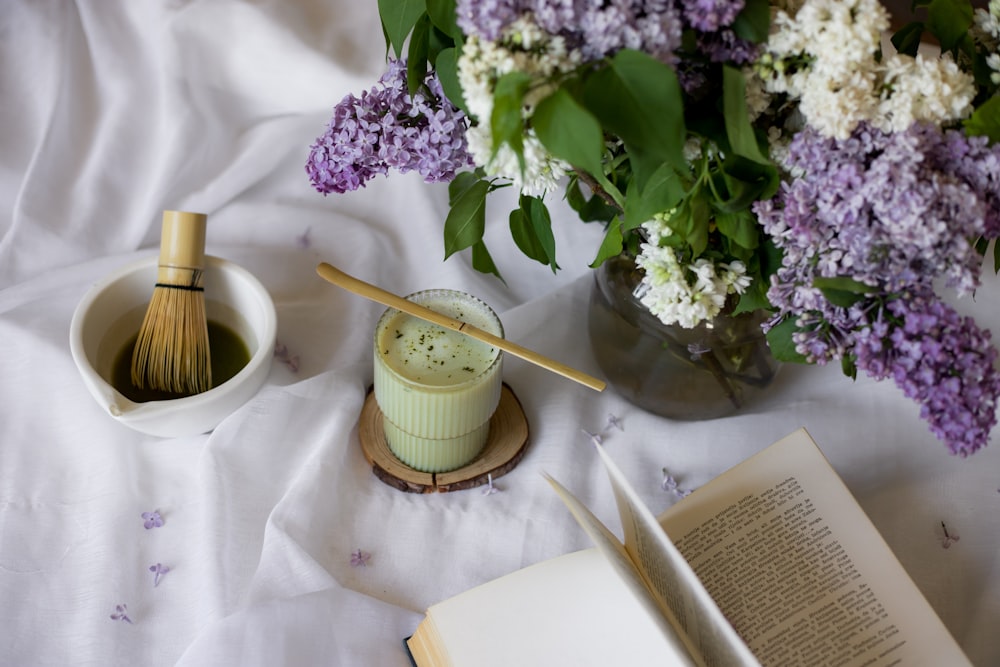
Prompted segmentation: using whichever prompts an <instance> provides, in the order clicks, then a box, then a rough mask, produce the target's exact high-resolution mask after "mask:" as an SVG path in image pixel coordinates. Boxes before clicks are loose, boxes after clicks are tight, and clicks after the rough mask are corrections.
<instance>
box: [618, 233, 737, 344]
mask: <svg viewBox="0 0 1000 667" xmlns="http://www.w3.org/2000/svg"><path fill="white" fill-rule="evenodd" d="M668 215H669V214H661V215H658V216H654V218H653V220H650V221H648V222H646V223H645V224H643V229H644V231H645V232H646V235H647V238H649V239H650V241H649V242H648V243H643V244H641V246H640V252H639V255H638V256H637V257H636V265H637V266H638V267H639V268H641V269H642V270H643V278H642V281H641V283H640V284H639V286H638V287H637V288H636V292H635V296H636V297H637V298H638V299H639V301H640V303H642V304H643V305H644V306H645V307H646V308H648V309H649V312H650V313H652V314H653V315H655V316H656V317H658V318H659V319H660V321H661V322H663V323H664V324H668V325H672V324H677V325H680V326H682V327H684V328H687V329H690V328H693V327H695V326H697V325H699V324H701V323H702V322H711V321H712V319H713V318H715V316H716V315H718V314H719V313H720V312H721V311H722V308H723V306H725V304H726V298H727V297H728V296H729V295H730V294H742V293H743V292H744V291H745V290H746V288H747V287H748V286H749V285H750V278H749V277H748V276H747V275H746V266H744V264H743V263H742V262H739V261H733V262H730V263H728V264H727V263H722V262H720V263H718V264H716V263H714V262H712V261H711V260H709V259H706V258H704V257H702V258H699V259H696V260H695V261H694V262H691V263H690V264H686V265H685V264H682V263H681V261H680V260H679V259H678V257H677V252H676V251H675V250H674V249H673V248H670V247H661V246H660V245H658V244H659V241H660V239H661V238H662V237H664V236H667V235H669V234H670V230H669V228H668V227H667V226H666V224H665V220H666V219H667V217H668Z"/></svg>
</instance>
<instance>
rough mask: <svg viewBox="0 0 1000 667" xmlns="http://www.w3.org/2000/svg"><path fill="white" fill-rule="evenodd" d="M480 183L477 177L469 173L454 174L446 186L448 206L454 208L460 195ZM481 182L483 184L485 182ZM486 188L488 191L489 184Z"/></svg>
mask: <svg viewBox="0 0 1000 667" xmlns="http://www.w3.org/2000/svg"><path fill="white" fill-rule="evenodd" d="M480 181H481V179H480V178H479V176H477V175H476V174H474V173H472V172H471V171H463V172H460V173H458V174H456V175H455V178H453V179H451V183H449V184H448V206H454V205H455V202H456V201H458V198H459V197H461V196H462V193H464V192H465V191H466V190H468V189H469V188H471V187H472V186H473V185H475V184H476V183H479V182H480ZM482 182H484V183H485V182H486V181H482ZM486 187H487V189H489V183H487V184H486Z"/></svg>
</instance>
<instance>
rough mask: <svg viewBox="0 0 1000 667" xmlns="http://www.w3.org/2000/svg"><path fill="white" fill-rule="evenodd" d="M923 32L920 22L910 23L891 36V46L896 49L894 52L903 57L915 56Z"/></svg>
mask: <svg viewBox="0 0 1000 667" xmlns="http://www.w3.org/2000/svg"><path fill="white" fill-rule="evenodd" d="M923 32H924V24H923V23H922V22H921V21H911V22H909V23H907V24H906V25H904V26H903V27H902V28H900V29H899V30H897V31H896V34H894V35H893V36H892V45H893V46H894V47H896V51H898V52H899V53H902V54H903V55H907V56H916V55H917V50H918V49H919V48H920V37H921V36H922V35H923Z"/></svg>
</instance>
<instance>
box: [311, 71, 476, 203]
mask: <svg viewBox="0 0 1000 667" xmlns="http://www.w3.org/2000/svg"><path fill="white" fill-rule="evenodd" d="M424 83H425V84H426V87H427V90H426V91H420V92H418V93H417V94H415V95H414V96H413V97H410V95H409V93H408V91H407V88H406V63H405V61H402V60H391V61H390V62H389V69H388V71H386V73H385V74H384V75H382V77H381V78H380V79H379V82H378V84H377V85H376V86H375V87H373V88H372V89H371V90H369V91H366V92H364V93H362V94H361V97H360V98H358V97H355V96H354V95H347V96H346V97H345V98H344V99H343V100H341V102H340V103H339V104H337V106H336V107H335V108H334V110H333V117H332V118H331V120H330V122H329V124H328V125H327V128H326V131H325V132H324V133H323V135H322V136H321V137H319V138H318V139H317V140H316V142H315V143H314V144H313V145H312V146H311V148H310V153H309V161H308V162H307V163H306V173H308V174H309V179H310V180H311V181H312V184H313V187H314V188H316V190H318V191H319V192H322V193H323V194H329V193H331V192H338V193H342V192H348V191H351V190H357V189H358V188H360V187H363V186H364V185H365V184H366V183H367V182H368V181H369V180H371V179H372V178H374V177H375V176H376V175H378V174H386V173H388V171H389V169H390V168H393V169H396V170H398V171H400V172H402V173H405V172H408V171H418V172H420V175H421V176H423V178H424V180H425V181H426V182H428V183H433V182H439V181H450V180H452V179H453V178H454V177H455V174H456V173H457V172H458V170H460V169H463V168H465V167H467V166H471V164H472V161H471V158H470V157H469V154H468V151H467V145H466V141H465V128H466V119H465V115H464V114H463V113H462V112H461V111H460V110H458V109H457V108H455V107H453V106H452V105H451V103H450V102H449V101H448V99H447V98H446V97H445V95H444V93H443V91H442V90H441V82H440V81H439V80H438V79H437V76H436V75H435V74H434V73H433V72H432V73H429V74H428V76H427V79H426V80H425V81H424ZM428 91H429V92H428Z"/></svg>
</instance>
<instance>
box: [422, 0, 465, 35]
mask: <svg viewBox="0 0 1000 667" xmlns="http://www.w3.org/2000/svg"><path fill="white" fill-rule="evenodd" d="M426 2H427V15H428V16H430V18H431V23H433V24H434V27H436V28H437V29H438V30H440V31H441V32H443V33H444V34H446V35H448V36H449V37H451V38H452V39H454V40H456V41H461V40H462V38H463V35H462V31H461V30H460V29H459V27H458V24H457V23H456V22H455V0H426Z"/></svg>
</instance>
